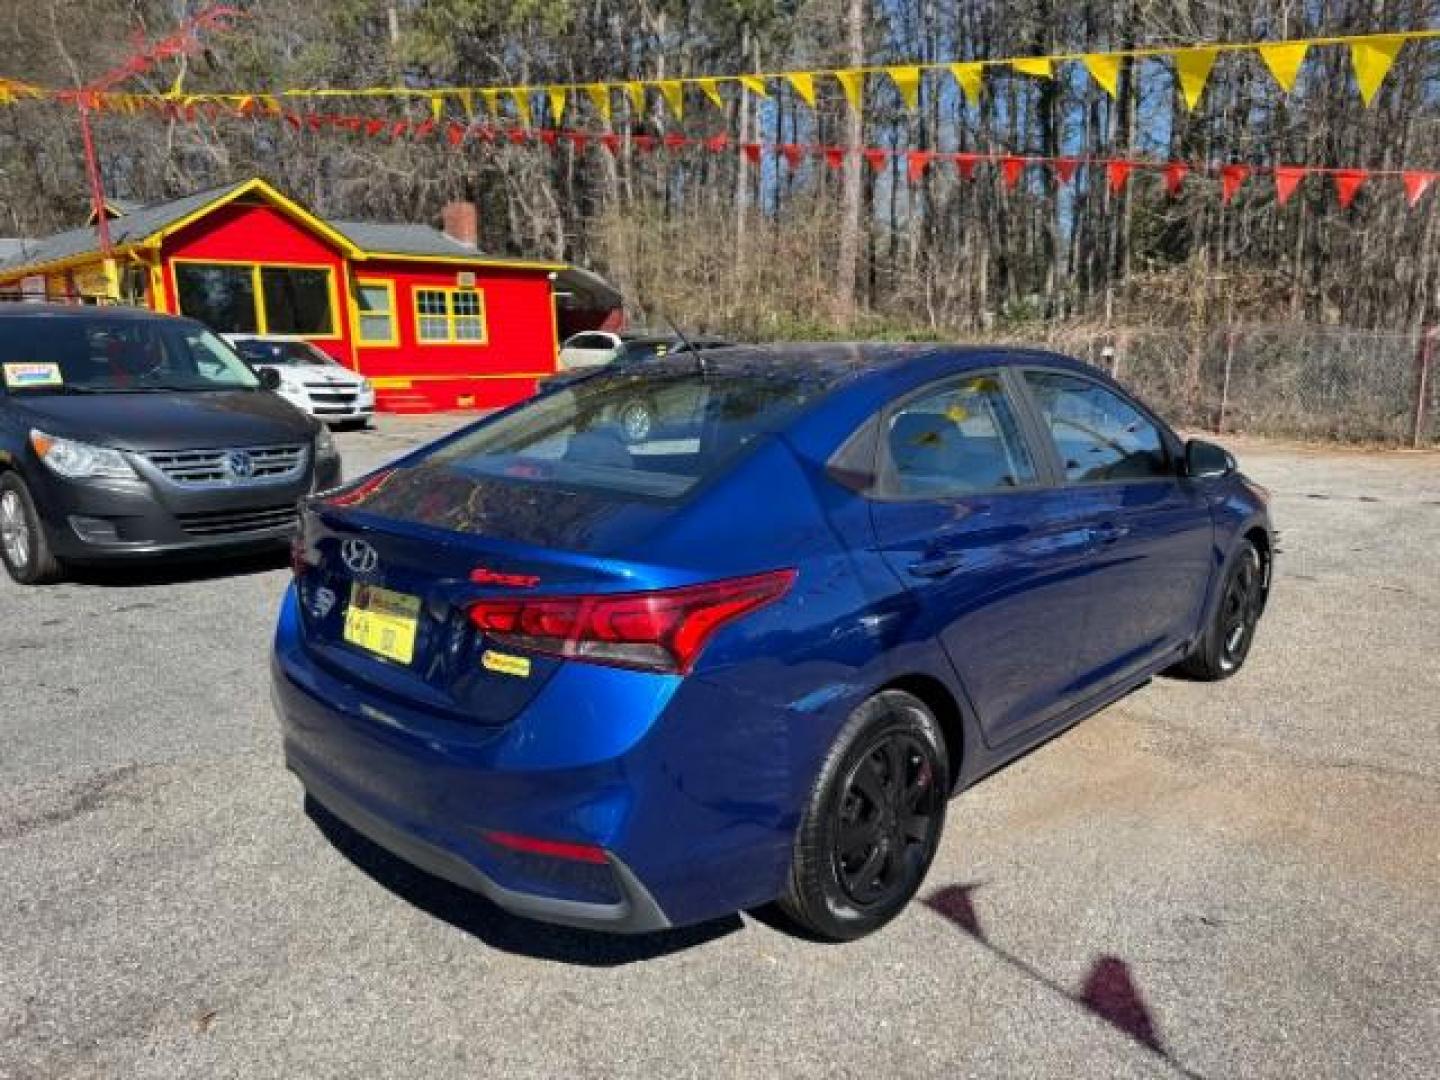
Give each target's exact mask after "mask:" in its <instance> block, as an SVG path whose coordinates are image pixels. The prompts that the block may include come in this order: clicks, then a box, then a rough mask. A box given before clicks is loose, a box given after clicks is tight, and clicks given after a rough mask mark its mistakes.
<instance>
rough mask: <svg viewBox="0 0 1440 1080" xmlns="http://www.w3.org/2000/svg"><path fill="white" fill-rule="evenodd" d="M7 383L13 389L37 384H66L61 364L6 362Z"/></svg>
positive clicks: (26, 387)
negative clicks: (61, 371)
mask: <svg viewBox="0 0 1440 1080" xmlns="http://www.w3.org/2000/svg"><path fill="white" fill-rule="evenodd" d="M4 368H5V385H6V386H8V387H9V388H10V389H11V390H27V389H29V388H31V387H35V386H64V385H65V376H64V375H62V374H61V373H60V365H59V364H5V365H4Z"/></svg>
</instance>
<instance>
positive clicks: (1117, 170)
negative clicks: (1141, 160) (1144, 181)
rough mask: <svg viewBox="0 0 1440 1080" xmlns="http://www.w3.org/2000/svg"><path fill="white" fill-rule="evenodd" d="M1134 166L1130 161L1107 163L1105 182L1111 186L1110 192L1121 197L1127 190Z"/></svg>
mask: <svg viewBox="0 0 1440 1080" xmlns="http://www.w3.org/2000/svg"><path fill="white" fill-rule="evenodd" d="M1133 167H1134V166H1133V165H1131V163H1130V162H1128V161H1109V162H1106V163H1105V180H1106V182H1107V183H1108V184H1109V185H1110V191H1111V192H1112V193H1113V194H1116V195H1119V194H1120V192H1122V191H1124V190H1125V185H1126V184H1127V183H1128V182H1129V180H1130V170H1131V169H1132V168H1133Z"/></svg>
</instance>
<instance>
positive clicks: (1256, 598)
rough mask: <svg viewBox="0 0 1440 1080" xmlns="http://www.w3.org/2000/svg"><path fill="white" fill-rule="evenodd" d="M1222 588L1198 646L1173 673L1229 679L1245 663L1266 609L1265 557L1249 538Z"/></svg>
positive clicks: (1211, 679)
mask: <svg viewBox="0 0 1440 1080" xmlns="http://www.w3.org/2000/svg"><path fill="white" fill-rule="evenodd" d="M1240 543H1241V546H1240V550H1239V551H1237V552H1236V553H1235V557H1234V559H1232V560H1231V562H1230V567H1229V569H1227V570H1226V571H1225V579H1224V582H1223V583H1222V585H1221V587H1220V590H1221V591H1220V602H1219V603H1218V604H1216V606H1215V613H1214V614H1213V615H1211V616H1210V624H1209V625H1208V626H1207V627H1206V628H1205V633H1204V634H1202V635H1201V637H1200V640H1199V641H1198V642H1197V643H1196V645H1195V649H1194V651H1193V652H1191V654H1190V655H1189V656H1187V657H1186V658H1185V659H1184V660H1182V661H1180V663H1179V664H1177V665H1176V666H1175V668H1174V669H1173V670H1174V673H1175V674H1176V675H1179V676H1181V677H1182V678H1187V679H1194V680H1196V681H1198V682H1219V681H1220V680H1221V679H1228V678H1229V677H1230V676H1231V675H1234V674H1235V673H1236V672H1237V671H1239V670H1240V669H1241V668H1242V667H1243V666H1244V665H1245V660H1246V658H1247V657H1248V656H1249V655H1250V646H1251V644H1253V642H1254V640H1255V629H1256V627H1257V625H1258V624H1259V622H1260V614H1261V612H1263V611H1264V610H1265V599H1266V596H1265V594H1266V589H1267V584H1268V583H1267V581H1266V572H1265V560H1264V558H1262V557H1261V555H1260V550H1259V549H1258V548H1257V547H1256V546H1255V545H1254V544H1253V543H1252V542H1251V541H1249V540H1242V541H1241V542H1240Z"/></svg>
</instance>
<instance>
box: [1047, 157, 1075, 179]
mask: <svg viewBox="0 0 1440 1080" xmlns="http://www.w3.org/2000/svg"><path fill="white" fill-rule="evenodd" d="M1050 167H1051V168H1052V169H1054V170H1055V179H1057V180H1059V181H1060V183H1062V184H1068V183H1070V181H1071V180H1074V179H1075V170H1076V169H1078V168H1079V167H1080V162H1079V160H1078V159H1077V158H1073V157H1062V158H1056V159H1055V160H1054V161H1052V162H1051V163H1050Z"/></svg>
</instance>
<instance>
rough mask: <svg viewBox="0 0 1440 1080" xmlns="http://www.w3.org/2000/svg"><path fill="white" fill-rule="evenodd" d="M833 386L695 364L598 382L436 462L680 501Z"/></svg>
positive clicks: (483, 430)
mask: <svg viewBox="0 0 1440 1080" xmlns="http://www.w3.org/2000/svg"><path fill="white" fill-rule="evenodd" d="M824 383H825V380H823V379H817V378H816V376H815V372H814V371H813V370H808V371H806V370H793V369H785V368H770V367H756V368H749V369H744V370H730V371H723V372H715V371H711V372H708V373H707V372H702V371H698V370H697V369H695V368H693V367H691V366H690V365H689V364H688V363H687V364H684V365H683V366H682V365H680V364H679V363H678V362H670V363H666V364H663V365H658V364H657V365H656V366H655V367H648V368H647V370H646V372H645V373H644V374H637V373H614V374H600V375H595V376H592V377H590V378H588V379H585V380H583V381H581V382H577V383H575V384H574V385H573V386H568V387H566V388H564V389H562V390H556V391H553V392H551V393H548V394H544V395H542V396H540V397H537V398H533V399H531V400H530V401H529V402H526V403H525V404H523V405H521V406H519V407H518V408H516V409H513V410H511V411H510V412H507V413H504V414H502V415H500V416H498V417H496V418H495V419H494V420H492V421H489V422H488V423H484V424H482V425H481V426H480V427H478V428H476V429H475V430H474V431H472V432H470V433H469V434H468V435H465V436H463V437H461V438H459V439H457V440H456V441H455V442H452V443H450V444H448V445H445V446H442V447H440V448H439V449H438V450H436V451H435V453H434V454H433V456H432V457H431V458H430V460H429V463H431V464H440V465H445V466H448V467H449V468H451V469H453V470H455V471H457V472H461V473H465V474H469V475H477V476H495V477H503V478H509V479H513V480H517V481H523V482H525V483H530V484H539V485H547V486H556V487H569V486H573V487H582V488H589V489H599V490H602V491H608V492H613V493H616V494H624V495H638V496H650V497H655V498H662V499H666V498H676V497H679V496H681V495H684V494H685V493H686V492H688V491H689V490H690V489H691V488H692V487H694V486H695V485H696V484H698V483H699V482H700V481H701V480H703V479H705V478H706V477H708V476H712V475H715V474H716V473H718V472H720V471H721V470H723V469H724V468H725V467H726V466H727V465H728V464H729V463H730V462H731V461H732V460H733V459H734V458H735V457H736V456H737V455H739V454H740V453H741V452H742V451H743V450H744V449H745V448H746V447H747V446H749V445H750V444H752V443H753V442H754V441H755V440H756V439H757V438H759V437H760V436H762V435H764V434H766V433H769V432H773V431H776V430H778V429H779V428H781V427H783V426H784V425H785V423H786V422H787V421H788V420H789V419H790V418H791V417H793V416H794V415H795V414H796V412H798V411H799V409H800V408H801V407H802V406H803V405H804V404H805V403H806V402H807V401H808V400H810V399H811V398H813V397H815V396H816V395H817V394H819V393H820V392H822V391H823V390H824V388H825V386H824Z"/></svg>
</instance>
